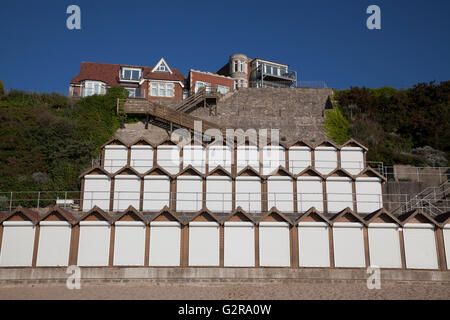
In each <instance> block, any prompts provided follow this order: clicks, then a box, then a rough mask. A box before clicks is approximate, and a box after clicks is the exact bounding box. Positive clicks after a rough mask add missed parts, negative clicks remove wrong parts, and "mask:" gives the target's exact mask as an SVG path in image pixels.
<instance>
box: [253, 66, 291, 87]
mask: <svg viewBox="0 0 450 320" xmlns="http://www.w3.org/2000/svg"><path fill="white" fill-rule="evenodd" d="M296 85H297V72H296V71H292V70H288V69H284V68H279V67H273V66H267V65H265V64H260V65H259V66H258V67H257V68H256V69H254V70H252V72H251V73H250V86H251V87H256V88H264V87H275V88H286V87H292V86H294V87H295V86H296Z"/></svg>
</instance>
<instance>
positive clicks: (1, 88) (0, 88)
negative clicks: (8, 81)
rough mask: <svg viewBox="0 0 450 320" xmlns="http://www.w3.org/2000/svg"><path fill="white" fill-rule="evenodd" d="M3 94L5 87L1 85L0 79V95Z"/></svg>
mask: <svg viewBox="0 0 450 320" xmlns="http://www.w3.org/2000/svg"><path fill="white" fill-rule="evenodd" d="M4 95H5V87H4V86H3V81H2V80H0V96H4Z"/></svg>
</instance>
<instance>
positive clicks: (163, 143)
mask: <svg viewBox="0 0 450 320" xmlns="http://www.w3.org/2000/svg"><path fill="white" fill-rule="evenodd" d="M163 145H171V146H178V145H177V144H176V143H175V142H173V141H172V139H170V138H165V139H164V140H162V141H160V142H158V143H157V144H156V145H155V146H156V147H159V146H163ZM178 147H179V146H178Z"/></svg>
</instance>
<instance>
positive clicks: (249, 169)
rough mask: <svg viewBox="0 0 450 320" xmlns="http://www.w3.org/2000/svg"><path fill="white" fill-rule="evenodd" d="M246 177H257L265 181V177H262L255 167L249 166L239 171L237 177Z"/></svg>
mask: <svg viewBox="0 0 450 320" xmlns="http://www.w3.org/2000/svg"><path fill="white" fill-rule="evenodd" d="M244 175H249V176H256V177H259V178H261V179H264V178H263V176H261V175H260V174H259V172H258V171H256V170H255V169H253V167H251V166H249V165H247V166H246V167H245V168H243V169H242V170H241V171H239V172H238V173H237V175H236V177H240V176H244Z"/></svg>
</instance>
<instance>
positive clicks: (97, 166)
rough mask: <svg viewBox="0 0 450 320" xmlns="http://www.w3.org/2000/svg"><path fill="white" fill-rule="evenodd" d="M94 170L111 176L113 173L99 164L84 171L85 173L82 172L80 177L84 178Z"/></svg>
mask: <svg viewBox="0 0 450 320" xmlns="http://www.w3.org/2000/svg"><path fill="white" fill-rule="evenodd" d="M92 172H100V174H102V175H105V176H109V177H111V176H112V174H111V173H109V172H108V171H106V170H105V169H103V168H102V167H100V166H99V165H96V166H94V167H92V168H90V169H88V170H86V171H84V172H83V173H81V174H80V175H79V176H78V178H83V177H84V176H86V175H88V174H91V173H92Z"/></svg>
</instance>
